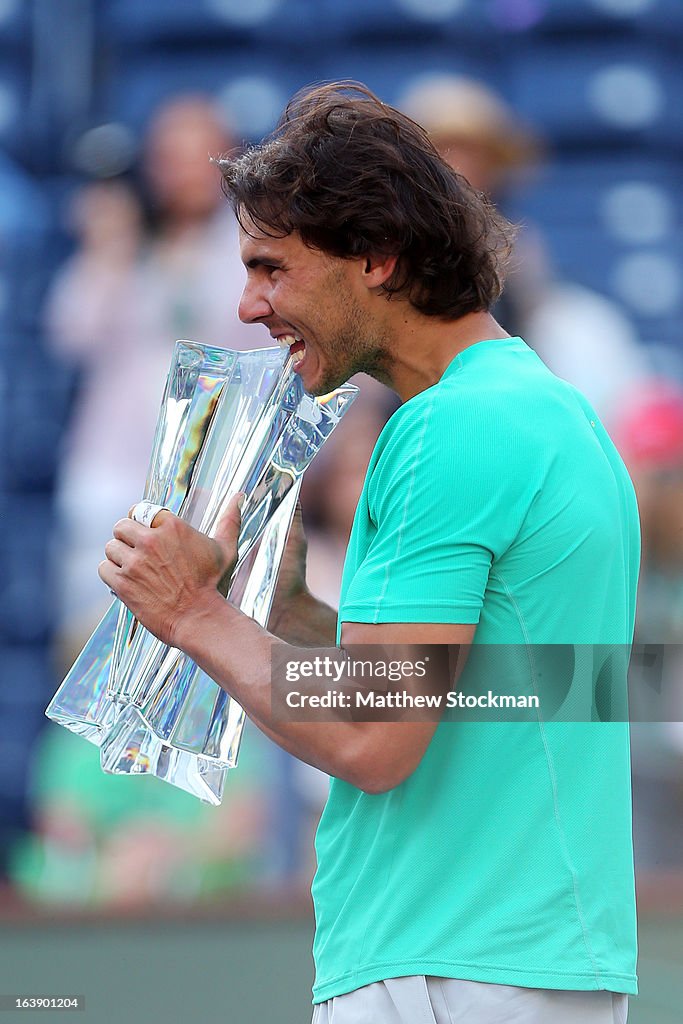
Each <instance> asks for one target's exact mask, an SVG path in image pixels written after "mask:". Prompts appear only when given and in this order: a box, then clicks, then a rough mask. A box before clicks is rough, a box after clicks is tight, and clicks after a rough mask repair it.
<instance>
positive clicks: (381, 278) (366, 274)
mask: <svg viewBox="0 0 683 1024" xmlns="http://www.w3.org/2000/svg"><path fill="white" fill-rule="evenodd" d="M397 263H398V256H395V255H394V256H386V255H383V254H381V253H368V255H367V256H364V257H363V260H362V264H361V268H362V269H361V273H362V278H363V283H364V285H365V287H366V288H370V289H373V288H380V287H381V286H382V285H383V284H386V282H387V281H388V280H389V278H390V277H391V276H392V274H393V273H394V271H395V270H396V264H397Z"/></svg>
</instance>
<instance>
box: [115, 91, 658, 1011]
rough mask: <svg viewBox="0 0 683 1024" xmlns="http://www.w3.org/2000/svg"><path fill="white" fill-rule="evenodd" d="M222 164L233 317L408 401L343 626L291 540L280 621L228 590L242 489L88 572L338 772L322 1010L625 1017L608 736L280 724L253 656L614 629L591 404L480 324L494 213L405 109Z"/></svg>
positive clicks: (289, 129)
mask: <svg viewBox="0 0 683 1024" xmlns="http://www.w3.org/2000/svg"><path fill="white" fill-rule="evenodd" d="M221 168H222V172H223V177H224V182H225V189H226V191H227V194H228V195H229V197H230V199H231V201H232V203H233V204H234V206H235V209H236V211H237V213H238V216H239V219H240V222H241V225H242V232H241V251H242V259H243V261H244V263H245V265H246V267H247V275H248V276H247V284H246V287H245V290H244V294H243V296H242V300H241V304H240V316H241V317H242V319H244V320H245V321H249V322H252V323H261V324H265V325H266V326H267V327H268V329H269V331H270V333H271V335H272V336H273V337H274V338H277V339H279V340H280V341H281V342H283V343H284V344H287V345H289V347H290V351H291V352H292V354H293V356H294V358H295V359H296V361H297V370H298V372H299V373H300V375H301V377H302V380H303V383H304V385H305V386H306V388H308V390H309V391H311V392H312V393H314V394H319V395H320V394H324V393H326V392H328V391H329V390H330V389H331V388H333V387H335V386H336V385H338V384H340V383H341V382H342V381H344V380H345V379H347V378H348V377H349V376H350V375H351V374H353V373H355V372H358V371H361V370H365V371H366V372H368V373H370V374H372V375H373V376H374V377H376V378H377V379H379V380H381V381H383V382H385V383H386V384H388V385H389V386H390V387H391V388H393V389H394V390H395V391H396V392H397V393H398V395H399V396H400V398H401V399H402V401H403V405H402V406H401V407H400V408H399V409H398V411H397V412H396V413H395V414H394V416H393V417H392V418H391V420H390V421H389V423H388V425H387V427H386V428H385V430H384V431H383V433H382V435H381V437H380V439H379V441H378V443H377V446H376V449H375V452H374V453H373V457H372V459H371V462H370V465H369V468H368V473H367V478H366V482H365V486H364V490H363V493H362V495H361V499H360V502H359V506H358V510H357V513H356V519H355V522H354V528H353V533H352V536H351V540H350V543H349V548H348V552H347V560H346V567H345V572H344V579H343V584H342V593H341V603H340V610H339V614H338V616H337V615H335V613H334V612H332V610H331V609H329V608H326V607H325V606H323V605H321V604H320V603H319V602H317V601H315V600H314V599H313V598H312V597H311V596H310V595H309V593H308V592H307V590H306V587H305V582H304V567H303V564H302V563H303V548H302V547H301V546H300V547H299V549H298V551H297V552H295V553H294V556H292V557H291V558H290V560H289V562H288V565H287V567H286V572H285V574H284V579H283V580H281V587H280V590H281V595H282V596H281V600H280V602H279V607H278V609H277V611H276V613H275V615H274V617H273V619H272V628H273V629H274V631H275V633H276V634H277V635H273V634H271V633H268V632H266V631H265V630H263V629H261V628H260V627H259V626H258V625H257V624H256V623H254V622H253V621H251V620H250V619H247V618H246V617H245V616H243V615H241V614H240V612H239V611H238V610H237V609H235V608H234V607H232V606H231V605H230V604H229V603H226V602H225V601H224V600H223V599H222V598H221V596H220V594H219V592H218V590H217V584H218V582H219V580H220V579H221V578H222V577H223V576H224V575H225V574H226V572H230V570H231V568H232V566H233V565H234V561H235V551H236V537H237V532H238V528H239V510H238V496H236V497H235V499H234V500H233V502H232V503H231V506H230V508H229V509H228V511H227V513H226V516H225V517H224V519H223V522H222V524H221V527H220V530H219V533H218V536H217V537H216V538H215V539H214V540H209V539H207V538H205V537H202V536H201V535H199V534H198V533H196V532H195V531H193V530H192V529H190V528H189V527H188V526H187V525H186V524H184V523H182V522H181V521H180V520H178V519H177V518H175V517H174V516H172V515H171V514H170V513H167V512H161V513H160V514H159V515H158V516H157V518H156V520H155V522H154V526H153V528H149V527H146V526H143V525H141V524H138V523H136V522H133V521H131V520H130V519H127V520H122V521H121V522H119V523H117V524H116V526H115V528H114V539H113V540H112V541H110V542H109V544H108V545H107V548H106V555H107V560H106V561H105V562H103V563H102V564H101V566H100V575H101V577H102V579H103V580H104V581H105V582H106V583H107V584H108V585H109V586H110V587H112V588H113V589H114V590H115V591H116V593H117V594H118V595H119V596H120V597H121V599H122V600H123V601H124V602H125V603H126V604H127V605H128V606H129V607H130V608H131V609H132V611H133V612H134V613H135V614H136V615H137V616H138V617H139V618H140V619H141V621H142V622H143V623H144V625H146V626H147V627H148V628H149V629H151V630H152V632H154V633H155V634H156V635H158V636H159V637H161V638H162V639H163V640H165V641H166V642H168V643H171V644H173V645H174V646H176V647H179V648H181V649H182V650H185V651H186V652H187V653H188V654H189V655H190V656H191V657H192V658H193V659H194V660H195V661H197V662H198V663H199V664H200V665H201V666H202V667H203V668H204V669H205V670H206V671H207V672H208V673H209V675H211V676H212V677H213V678H214V679H215V680H216V681H217V682H218V683H219V684H220V685H221V686H222V687H224V688H225V689H226V690H227V691H228V692H229V693H230V694H231V695H232V696H234V697H235V698H236V699H237V700H238V701H239V702H240V703H241V704H242V705H243V706H244V707H245V709H246V711H247V713H248V714H249V716H250V717H251V718H252V719H253V720H254V721H255V722H256V723H257V725H259V727H260V728H261V729H262V730H263V731H264V732H265V733H266V734H267V735H268V736H270V737H271V738H272V739H273V740H274V741H275V742H276V743H278V744H279V745H280V746H282V747H283V748H284V749H286V750H288V751H289V752H291V753H292V754H295V755H296V756H297V757H299V758H301V759H302V760H304V761H307V762H309V763H311V764H313V765H316V766H317V767H319V768H321V769H323V770H324V771H326V772H328V773H329V774H330V775H331V776H332V782H331V788H330V796H329V800H328V803H327V806H326V808H325V811H324V812H323V816H322V820H321V823H320V827H319V830H318V836H317V841H316V845H317V854H318V871H317V874H316V878H315V882H314V887H313V895H314V901H315V906H316V923H317V929H316V940H315V950H314V952H315V959H316V983H315V988H314V1002H315V1003H316V1004H318V1005H317V1007H316V1011H315V1012H316V1016H315V1018H314V1019H315V1020H316V1021H317V1022H319V1024H323V1022H327V1021H334V1022H335V1024H346V1022H351V1021H361V1020H368V1021H373V1022H377V1024H393V1022H398V1021H401V1022H404V1021H405V1022H410V1024H414V1022H415V1021H419V1020H425V1021H437V1022H438V1024H441V1022H447V1021H451V1020H453V1021H455V1020H468V1021H470V1020H471V1021H476V1022H477V1024H494V1022H495V1024H497V1022H503V1021H506V1022H507V1021H513V1020H514V1021H517V1022H524V1024H540V1022H543V1024H547V1022H548V1021H553V1022H554V1024H569V1022H572V1024H574V1022H577V1024H578V1022H579V1021H580V1022H581V1024H587V1022H589V1024H603V1022H604V1024H607V1022H609V1024H614V1022H619V1024H621V1022H623V1021H625V1019H626V1000H627V995H626V994H627V993H630V992H635V991H636V978H635V913H634V894H633V865H632V853H631V836H630V790H629V760H628V757H629V754H628V726H627V724H626V723H621V722H610V723H600V722H590V721H587V722H583V723H581V722H567V721H563V722H552V723H548V722H546V721H545V720H544V718H543V714H542V710H541V712H540V713H539V715H538V717H537V719H536V720H534V721H526V722H516V723H511V722H505V721H495V722H494V721H475V720H469V721H468V720H467V718H466V714H465V713H462V714H460V715H459V716H456V717H455V720H454V721H442V722H441V723H439V724H438V725H437V723H436V722H433V721H429V722H428V721H416V720H413V719H411V720H408V721H402V722H390V721H389V722H387V721H377V720H375V721H354V720H348V719H345V718H344V717H343V716H339V717H338V718H336V719H332V720H327V721H315V722H305V721H291V720H284V716H282V715H278V714H276V713H274V711H273V708H272V706H271V679H270V671H271V658H272V657H274V656H276V655H277V656H279V657H282V656H283V654H284V655H285V656H287V657H294V656H296V654H297V648H295V647H294V648H293V647H291V646H288V645H302V646H303V645H307V646H315V645H317V646H325V645H332V644H334V642H335V638H336V640H337V643H340V644H341V646H342V647H349V645H355V644H406V643H407V644H416V645H420V644H448V645H452V644H456V645H459V644H465V645H470V644H471V643H472V642H473V641H475V632H476V645H484V644H491V645H513V646H514V645H518V646H521V647H522V648H523V649H524V650H526V651H527V652H528V659H527V660H528V661H529V664H530V665H532V666H533V665H534V652H535V651H536V649H537V648H536V646H535V645H557V644H566V645H578V644H582V645H595V644H613V645H627V644H628V643H630V640H631V636H632V631H633V618H634V603H635V586H636V576H637V565H638V528H637V512H636V507H635V502H634V497H633V490H632V487H631V484H630V481H629V479H628V476H627V474H626V472H625V470H624V468H623V465H622V463H621V461H620V459H619V457H618V455H617V453H616V451H615V449H614V447H613V446H612V444H611V442H610V440H609V438H608V437H607V435H606V434H605V432H604V430H603V428H602V427H601V425H600V423H599V421H598V420H597V418H596V417H595V414H594V413H593V410H592V409H591V408H590V406H589V405H588V403H587V402H586V401H585V399H583V398H582V396H581V395H579V394H578V393H577V392H576V391H575V390H574V389H573V388H572V387H571V386H570V385H568V384H566V383H565V382H563V381H560V380H559V379H557V378H556V377H554V376H553V375H552V374H551V373H550V371H549V370H547V368H546V367H545V366H544V365H543V363H541V361H540V360H539V359H538V357H537V356H536V355H535V354H534V353H533V352H531V350H530V349H528V348H527V346H526V345H525V344H524V342H523V341H522V340H521V339H519V338H510V337H509V336H508V335H507V334H506V333H505V331H503V330H502V329H501V327H500V326H499V325H498V324H497V323H496V322H495V320H494V319H493V318H492V317H491V315H490V313H489V312H488V310H489V308H490V306H491V305H492V304H493V303H494V302H495V301H496V299H497V298H498V296H499V293H500V290H501V287H502V279H503V275H504V268H505V264H506V261H507V258H508V255H509V250H510V236H511V232H510V228H509V225H508V224H507V223H506V222H505V221H504V220H503V219H502V218H501V217H500V216H499V215H498V214H497V213H496V211H495V210H494V209H493V208H492V207H491V206H490V204H489V203H488V202H487V201H486V200H485V199H484V198H483V196H481V195H480V194H479V193H476V192H475V191H474V190H473V189H472V188H471V187H470V186H469V185H468V183H467V182H466V181H465V180H464V179H463V178H461V177H460V176H459V175H458V174H457V173H456V172H454V171H453V170H452V169H451V168H450V167H449V166H448V164H447V163H445V161H444V160H443V159H442V158H441V157H440V156H439V155H438V153H437V152H436V150H435V149H434V148H433V146H432V144H431V143H430V142H429V140H428V138H427V136H426V134H425V133H424V132H423V130H422V129H421V128H419V127H418V126H417V125H416V124H415V123H414V122H412V121H410V120H409V119H408V118H406V117H405V116H403V115H401V114H400V113H399V112H398V111H396V110H393V109H392V108H390V107H387V106H386V105H384V104H383V103H381V102H380V101H379V100H378V99H377V98H376V97H375V96H373V95H372V94H371V93H370V92H368V91H367V90H365V89H364V88H361V87H356V88H350V87H348V86H344V85H343V84H342V85H329V86H324V87H321V88H320V89H317V90H314V91H312V92H310V93H309V94H306V95H303V96H301V97H299V98H298V99H296V100H295V101H294V102H293V104H291V105H290V107H289V108H288V110H287V111H286V112H285V115H284V116H283V120H282V122H281V124H280V126H279V128H278V129H277V130H276V132H275V134H274V136H273V138H272V139H271V140H270V141H267V142H266V143H265V144H264V145H262V146H261V147H256V148H255V149H253V150H250V151H249V152H248V153H246V154H245V155H244V156H242V157H240V158H238V159H236V160H234V161H223V162H222V163H221ZM297 566H298V568H297ZM278 637H279V639H278ZM474 649H479V650H481V649H482V648H481V647H478V648H473V650H474ZM572 649H573V648H572ZM588 649H589V650H592V648H588ZM493 682H494V681H493V680H492V683H493ZM543 682H544V680H543V678H540V679H539V678H537V676H536V675H535V674H534V673H533V672H532V673H531V680H530V683H529V685H530V686H534V687H535V686H541V687H542V686H543ZM495 683H496V685H498V686H500V680H495ZM619 684H620V685H623V679H620V680H619ZM541 695H542V696H543V694H541ZM541 709H542V705H541Z"/></svg>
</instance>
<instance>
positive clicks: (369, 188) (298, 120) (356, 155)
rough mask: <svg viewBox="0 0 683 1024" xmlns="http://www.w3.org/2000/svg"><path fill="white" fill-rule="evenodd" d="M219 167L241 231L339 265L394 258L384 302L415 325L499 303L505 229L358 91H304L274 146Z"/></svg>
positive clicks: (416, 138) (421, 137)
mask: <svg viewBox="0 0 683 1024" xmlns="http://www.w3.org/2000/svg"><path fill="white" fill-rule="evenodd" d="M217 164H218V166H219V168H220V170H221V174H222V177H223V181H222V186H223V190H224V192H225V194H226V196H227V197H228V199H229V200H230V202H231V204H232V206H233V208H234V209H235V212H236V214H237V217H238V218H239V219H240V221H242V218H243V215H244V214H245V213H246V214H247V215H248V217H249V219H250V220H251V222H252V223H253V224H255V225H256V227H257V228H258V229H259V230H260V231H263V232H264V234H266V235H270V236H271V237H282V236H285V235H288V234H290V233H291V232H296V233H298V234H299V236H300V237H301V239H302V241H303V242H304V243H305V244H306V245H308V246H310V247H311V248H313V249H318V250H321V251H322V252H326V253H328V254H330V255H333V256H338V257H342V258H347V259H350V258H356V257H359V256H364V255H368V254H370V253H374V254H377V255H396V256H398V257H399V259H398V263H397V268H396V271H395V272H394V274H393V275H392V277H391V279H390V280H389V281H388V282H387V283H386V285H385V286H384V287H385V290H386V291H387V292H388V293H389V294H403V295H405V296H407V297H408V299H409V300H410V302H411V303H412V305H413V306H414V307H415V308H416V309H418V310H419V311H420V312H421V313H424V314H427V315H429V316H435V317H441V318H443V319H449V320H450V319H456V318H458V317H461V316H464V315H465V314H466V313H473V312H481V311H483V310H488V309H490V308H491V306H492V305H493V304H494V303H495V301H496V300H497V299H498V298H499V296H500V293H501V291H502V288H503V282H504V279H505V270H506V267H507V264H508V261H509V257H510V252H511V248H512V241H513V238H514V233H515V229H514V227H513V225H512V224H510V223H509V222H508V221H507V220H506V219H505V218H504V217H503V216H502V215H501V214H500V213H499V212H498V211H497V210H496V208H495V207H494V206H493V205H492V203H491V202H490V200H489V199H488V198H487V197H486V196H485V195H483V194H482V193H480V192H477V191H475V189H474V188H472V186H471V185H470V184H469V182H468V181H467V180H466V179H465V178H463V176H462V175H460V174H457V173H456V172H455V171H454V170H453V169H452V168H451V167H450V166H449V165H448V164H447V163H446V161H445V160H444V159H443V158H442V157H441V156H440V155H439V153H438V152H437V150H436V149H435V148H434V146H433V145H432V143H431V141H430V140H429V137H428V135H427V133H426V132H425V130H424V129H423V128H421V127H420V125H418V124H416V123H415V121H412V120H411V119H410V118H409V117H407V116H406V115H405V114H402V113H401V112H400V111H398V110H396V109H394V108H393V107H390V106H388V105H387V104H386V103H383V102H382V101H381V100H380V99H379V98H378V97H377V96H375V94H374V93H372V92H371V91H370V90H369V89H368V88H366V87H365V86H364V85H361V84H360V83H357V82H348V81H345V82H332V83H329V84H325V85H320V86H316V87H312V88H310V89H306V90H302V91H301V92H299V93H297V94H296V96H294V98H293V99H292V100H291V101H290V103H289V104H288V106H287V108H286V109H285V111H284V113H283V115H282V117H281V118H280V121H279V123H278V125H277V127H276V128H275V130H274V131H273V133H272V135H270V136H269V137H268V138H267V139H265V140H264V141H263V142H262V143H261V144H260V145H258V146H252V147H250V148H249V149H247V150H246V152H244V153H243V154H242V155H240V156H238V157H236V158H234V159H231V158H227V157H223V158H221V159H219V160H218V161H217Z"/></svg>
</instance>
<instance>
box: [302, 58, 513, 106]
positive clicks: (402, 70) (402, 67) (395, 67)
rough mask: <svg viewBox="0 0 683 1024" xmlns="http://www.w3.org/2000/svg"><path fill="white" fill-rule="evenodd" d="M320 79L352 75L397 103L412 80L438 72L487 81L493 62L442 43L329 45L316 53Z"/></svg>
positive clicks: (391, 101)
mask: <svg viewBox="0 0 683 1024" xmlns="http://www.w3.org/2000/svg"><path fill="white" fill-rule="evenodd" d="M316 69H317V72H318V77H319V78H321V79H337V78H354V79H356V80H358V81H360V82H363V83H364V84H365V85H368V86H369V87H370V88H371V89H372V90H373V91H374V92H376V93H377V94H378V96H380V97H381V98H382V99H383V100H384V101H385V102H387V103H398V102H399V101H400V99H401V96H402V95H403V94H404V93H405V91H406V90H407V88H409V87H410V85H411V84H412V83H413V80H414V79H416V78H418V77H421V76H423V75H432V74H438V73H440V72H441V73H444V72H445V73H449V74H463V75H471V76H474V77H484V78H487V79H488V80H489V81H490V80H491V74H492V73H493V72H494V71H495V65H492V63H489V62H487V61H486V59H485V58H484V57H483V56H481V55H480V54H479V53H476V54H474V55H471V54H468V53H463V52H461V51H458V50H455V49H454V48H453V47H451V46H448V45H444V44H432V45H430V46H420V47H413V46H411V45H410V44H408V43H404V44H402V45H399V44H395V45H394V46H391V47H388V48H386V49H380V48H378V47H376V46H372V45H370V44H367V43H366V44H364V45H362V44H357V45H354V46H347V47H344V48H343V49H337V48H333V49H330V50H328V51H326V52H325V53H323V54H320V55H319V60H318V62H317V64H316Z"/></svg>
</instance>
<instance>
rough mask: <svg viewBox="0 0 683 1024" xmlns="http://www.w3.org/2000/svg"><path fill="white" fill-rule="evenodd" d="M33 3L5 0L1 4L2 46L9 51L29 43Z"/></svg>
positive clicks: (0, 46) (0, 43)
mask: <svg viewBox="0 0 683 1024" xmlns="http://www.w3.org/2000/svg"><path fill="white" fill-rule="evenodd" d="M30 17H31V5H30V4H27V3H26V0H5V2H4V3H3V4H2V5H1V6H0V48H2V49H3V50H5V51H6V52H7V53H9V52H10V51H12V50H16V47H18V46H20V47H25V46H27V45H28V43H29V40H30V36H31V25H30Z"/></svg>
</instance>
